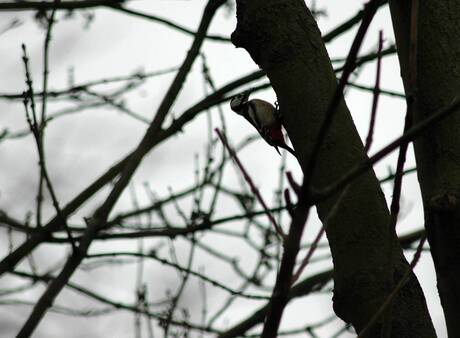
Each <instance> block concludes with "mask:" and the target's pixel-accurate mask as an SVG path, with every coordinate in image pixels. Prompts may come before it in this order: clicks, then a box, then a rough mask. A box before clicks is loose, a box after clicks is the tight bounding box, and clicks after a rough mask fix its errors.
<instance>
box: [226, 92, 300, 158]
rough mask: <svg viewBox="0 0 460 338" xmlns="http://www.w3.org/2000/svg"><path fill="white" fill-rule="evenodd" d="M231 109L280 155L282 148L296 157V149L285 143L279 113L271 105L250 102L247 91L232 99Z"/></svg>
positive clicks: (254, 101) (261, 102)
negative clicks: (246, 121)
mask: <svg viewBox="0 0 460 338" xmlns="http://www.w3.org/2000/svg"><path fill="white" fill-rule="evenodd" d="M230 108H231V109H232V110H233V111H234V112H235V113H237V114H238V115H241V116H243V117H244V118H245V119H246V120H248V121H249V123H251V124H252V125H253V126H254V128H256V129H257V131H258V132H259V134H260V136H262V138H263V139H264V140H265V141H266V142H267V143H268V144H269V145H271V146H273V147H275V149H276V151H277V152H278V154H280V151H279V149H278V147H280V148H283V149H286V150H287V151H289V152H290V153H291V154H292V155H294V156H296V154H295V151H294V149H292V148H291V147H289V146H288V145H287V144H286V142H285V141H284V135H283V131H282V129H281V127H282V123H281V118H280V116H279V111H278V109H277V108H275V107H274V106H273V105H272V104H271V103H269V102H267V101H264V100H259V99H252V100H249V92H247V91H246V92H243V93H240V94H237V95H235V96H234V97H233V98H232V99H231V101H230Z"/></svg>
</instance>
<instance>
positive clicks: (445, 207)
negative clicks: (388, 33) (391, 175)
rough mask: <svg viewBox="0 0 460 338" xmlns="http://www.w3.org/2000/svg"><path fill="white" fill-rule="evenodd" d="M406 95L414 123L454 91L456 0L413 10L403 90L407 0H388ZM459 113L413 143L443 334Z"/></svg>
mask: <svg viewBox="0 0 460 338" xmlns="http://www.w3.org/2000/svg"><path fill="white" fill-rule="evenodd" d="M390 10H391V16H392V20H393V26H394V31H395V36H396V43H397V47H398V56H399V61H400V65H401V75H402V78H403V82H404V86H405V90H406V93H408V92H414V93H415V116H414V120H415V123H417V122H419V121H421V120H423V119H425V118H427V117H429V116H430V115H431V113H432V112H434V110H436V109H439V108H441V107H444V106H446V105H448V104H449V103H450V102H451V101H452V99H453V98H454V97H456V96H458V95H460V59H459V58H460V40H459V38H458V32H459V31H460V2H459V1H456V0H443V1H435V0H423V1H420V5H419V10H418V20H417V21H418V36H419V38H418V41H417V67H416V71H417V82H416V88H409V81H408V76H409V29H410V12H411V1H399V0H392V1H390ZM459 126H460V115H459V114H456V115H452V116H450V117H449V118H448V119H446V120H445V121H444V122H441V123H439V124H438V125H437V126H436V127H435V128H433V129H431V130H430V131H429V132H428V133H425V134H424V135H423V136H422V137H420V138H419V139H418V140H416V141H415V157H416V161H417V174H418V179H419V183H420V188H421V191H422V197H423V205H424V210H425V227H426V230H427V237H428V241H429V243H430V246H431V254H432V257H433V261H434V265H435V269H436V276H437V282H438V290H439V295H440V298H441V304H442V306H443V308H444V315H445V318H446V323H447V331H448V333H449V337H460V321H459V320H458V319H459V318H460V228H459V225H460V134H459V132H458V128H459Z"/></svg>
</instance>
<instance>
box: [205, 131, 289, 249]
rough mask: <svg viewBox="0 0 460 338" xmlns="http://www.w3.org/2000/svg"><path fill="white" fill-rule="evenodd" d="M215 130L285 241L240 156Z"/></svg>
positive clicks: (281, 231) (281, 230)
mask: <svg viewBox="0 0 460 338" xmlns="http://www.w3.org/2000/svg"><path fill="white" fill-rule="evenodd" d="M214 130H215V131H216V133H217V135H218V136H219V138H220V140H221V141H222V144H223V145H224V146H225V148H227V150H228V152H229V153H230V156H231V157H232V158H233V160H234V161H235V163H236V164H237V166H238V168H239V169H240V171H241V173H242V174H243V177H244V179H245V180H246V182H247V183H248V184H249V186H250V187H251V191H252V193H253V194H254V196H256V198H257V200H258V201H259V203H260V205H262V208H263V209H264V210H265V213H266V214H267V217H268V219H269V220H270V222H271V223H272V225H273V227H274V228H275V230H276V232H277V233H278V235H279V236H280V237H281V239H283V240H284V238H285V236H286V235H285V234H284V232H283V229H281V227H280V226H279V225H278V223H277V222H276V220H275V218H274V217H273V215H272V214H271V212H270V211H269V209H268V206H267V204H266V203H265V201H264V199H263V197H262V195H261V194H260V192H259V189H257V187H256V186H255V184H254V181H253V180H252V178H251V176H249V174H248V172H247V171H246V169H244V166H243V164H242V163H241V161H240V159H239V158H238V155H237V154H236V153H235V151H234V150H233V149H232V147H230V145H229V144H228V142H227V139H226V138H225V137H224V136H223V135H222V133H221V132H220V130H219V129H217V128H216V129H214Z"/></svg>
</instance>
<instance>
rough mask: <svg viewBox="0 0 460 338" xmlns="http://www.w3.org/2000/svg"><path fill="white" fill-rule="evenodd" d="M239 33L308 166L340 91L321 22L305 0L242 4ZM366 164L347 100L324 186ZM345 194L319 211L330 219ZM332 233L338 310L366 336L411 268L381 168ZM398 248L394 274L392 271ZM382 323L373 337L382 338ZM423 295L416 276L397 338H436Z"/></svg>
mask: <svg viewBox="0 0 460 338" xmlns="http://www.w3.org/2000/svg"><path fill="white" fill-rule="evenodd" d="M237 19H238V25H237V28H236V30H235V32H234V33H233V35H232V41H233V42H234V44H235V45H236V46H237V47H243V48H245V49H246V50H247V51H248V53H249V54H250V55H251V57H252V59H253V60H254V61H255V62H256V63H257V64H258V65H259V66H260V67H261V68H262V69H263V70H264V71H265V72H266V73H267V75H268V77H269V79H270V82H271V84H272V86H273V89H274V90H275V92H276V94H277V97H278V102H279V104H280V109H281V112H282V114H283V118H284V120H285V127H286V129H287V132H288V134H289V138H290V139H291V141H292V143H293V145H294V148H295V150H296V153H297V154H298V155H297V156H298V160H299V162H300V164H301V166H302V168H307V161H308V159H309V156H310V154H311V150H312V147H313V144H314V142H315V139H316V136H317V133H318V130H319V127H320V125H321V123H322V121H323V119H324V116H325V112H326V110H327V107H328V104H329V101H330V99H331V98H332V96H333V94H334V91H335V89H336V86H337V81H336V77H335V74H334V72H333V69H332V65H331V62H330V59H329V56H328V54H327V51H326V49H325V46H324V43H323V41H322V39H321V34H320V32H319V29H318V27H317V25H316V22H315V20H314V18H313V17H312V15H311V13H310V12H309V10H308V9H307V7H306V5H305V3H304V1H302V0H240V1H238V0H237ZM365 159H366V155H365V153H364V150H363V145H362V142H361V140H360V137H359V135H358V133H357V131H356V128H355V126H354V124H353V121H352V118H351V115H350V112H349V110H348V108H347V106H346V104H345V101H344V100H342V102H341V103H340V105H339V107H338V109H337V111H336V114H335V118H334V121H333V124H332V127H331V129H330V132H329V133H328V135H327V137H326V139H325V141H324V142H323V145H322V149H321V153H320V156H319V159H318V161H317V163H316V170H315V173H314V176H313V182H314V188H315V189H321V188H324V187H326V186H328V185H329V184H331V183H333V182H335V181H336V180H338V179H339V178H341V177H342V176H343V175H344V174H345V173H346V172H348V171H349V170H350V169H351V168H352V167H353V166H354V165H355V164H356V163H359V162H361V161H363V160H365ZM338 195H339V194H337V195H335V196H332V197H331V198H329V199H328V200H326V201H324V202H321V203H319V204H318V205H317V206H316V207H317V210H318V214H319V217H320V219H321V220H323V221H324V220H325V218H326V217H327V215H328V214H329V212H330V210H331V208H332V206H333V205H334V204H335V202H336V200H337V198H338ZM328 222H329V223H328V224H329V225H328V228H327V229H326V232H327V236H328V240H329V244H330V247H331V252H332V257H333V262H334V297H333V301H334V310H335V312H336V314H337V315H338V316H339V317H341V318H342V319H343V320H344V321H346V322H348V323H351V324H352V325H353V326H354V328H355V329H356V331H357V332H360V330H362V329H363V328H364V327H365V326H366V324H367V323H368V321H369V319H370V318H371V317H372V315H373V314H374V313H375V312H376V311H377V310H378V309H379V307H380V306H381V304H382V303H383V301H384V300H385V298H386V296H387V295H388V293H389V289H390V288H391V285H394V284H396V283H397V282H398V281H399V278H400V277H401V276H402V274H403V273H404V272H405V271H406V270H407V269H408V263H407V261H406V260H405V259H404V256H403V254H402V250H401V248H400V246H399V244H398V243H397V238H396V235H395V234H392V235H391V236H390V235H389V234H390V231H389V230H388V225H389V213H388V209H387V205H386V202H385V199H384V196H383V194H382V192H381V190H380V186H379V184H378V181H377V179H376V176H375V174H374V172H373V171H368V172H367V173H366V174H364V175H362V176H361V177H360V178H359V179H357V180H356V181H354V182H353V183H352V184H351V186H350V188H349V189H348V193H347V195H346V196H345V197H344V199H343V201H342V203H341V205H340V206H339V208H338V211H337V213H336V214H335V216H334V217H332V219H330V220H329V221H328ZM390 245H391V246H392V250H393V253H392V257H393V270H394V275H393V276H391V277H390V276H388V273H387V270H386V267H387V263H388V262H387V260H388V257H387V256H386V253H388V252H390V249H389V246H390ZM380 327H381V322H379V323H378V324H377V325H376V326H375V327H374V329H373V330H372V332H371V333H370V334H369V337H378V336H379V335H380ZM435 336H436V335H435V332H434V329H433V325H432V322H431V319H430V316H429V314H428V311H427V307H426V303H425V299H424V296H423V292H422V290H421V288H420V285H419V284H418V281H417V279H416V277H415V276H414V275H413V274H412V275H411V278H410V280H409V281H408V282H407V284H406V285H405V287H404V288H403V290H402V291H401V292H400V293H399V295H398V297H397V298H396V299H395V301H394V305H393V310H392V337H435Z"/></svg>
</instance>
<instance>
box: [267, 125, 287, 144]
mask: <svg viewBox="0 0 460 338" xmlns="http://www.w3.org/2000/svg"><path fill="white" fill-rule="evenodd" d="M269 136H270V140H271V141H272V142H273V144H274V145H284V144H286V143H285V141H284V135H283V132H282V130H281V126H273V127H271V128H270V130H269Z"/></svg>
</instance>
